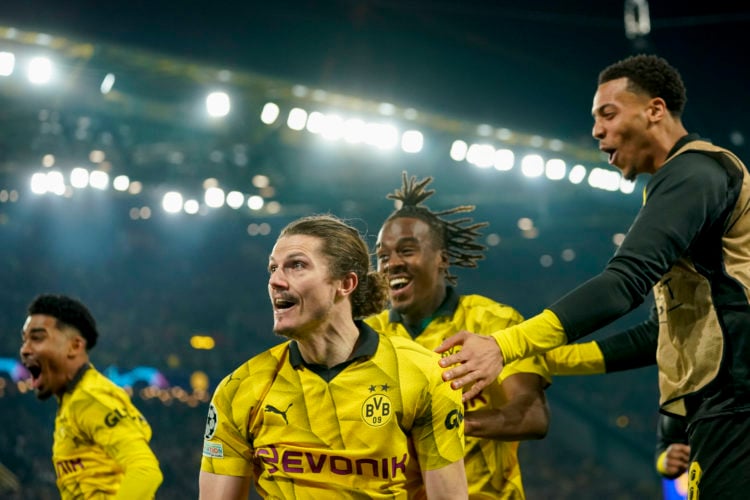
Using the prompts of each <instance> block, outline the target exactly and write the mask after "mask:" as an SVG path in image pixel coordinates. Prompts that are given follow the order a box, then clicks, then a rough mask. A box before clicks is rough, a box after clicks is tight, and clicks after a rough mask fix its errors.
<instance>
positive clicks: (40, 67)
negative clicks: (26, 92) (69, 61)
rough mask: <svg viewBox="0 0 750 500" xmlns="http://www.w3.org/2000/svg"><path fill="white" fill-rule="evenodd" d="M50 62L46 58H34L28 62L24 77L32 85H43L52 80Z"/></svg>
mask: <svg viewBox="0 0 750 500" xmlns="http://www.w3.org/2000/svg"><path fill="white" fill-rule="evenodd" d="M52 72H53V68H52V61H50V60H49V58H47V57H34V58H32V59H31V61H29V65H28V67H27V72H26V76H27V77H28V79H29V81H30V82H31V83H33V84H34V85H44V84H45V83H49V82H50V80H52Z"/></svg>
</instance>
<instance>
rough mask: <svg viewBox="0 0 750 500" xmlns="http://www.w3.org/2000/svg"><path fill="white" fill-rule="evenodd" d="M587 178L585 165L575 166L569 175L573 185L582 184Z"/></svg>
mask: <svg viewBox="0 0 750 500" xmlns="http://www.w3.org/2000/svg"><path fill="white" fill-rule="evenodd" d="M585 178H586V167H584V166H583V165H575V166H574V167H573V168H571V169H570V173H569V174H568V180H569V181H570V182H571V183H572V184H580V183H581V181H583V179H585Z"/></svg>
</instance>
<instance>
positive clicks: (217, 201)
mask: <svg viewBox="0 0 750 500" xmlns="http://www.w3.org/2000/svg"><path fill="white" fill-rule="evenodd" d="M224 199H225V196H224V190H223V189H221V188H220V187H210V188H208V189H206V192H205V194H204V201H205V202H206V205H208V206H209V207H211V208H219V207H221V206H222V205H224Z"/></svg>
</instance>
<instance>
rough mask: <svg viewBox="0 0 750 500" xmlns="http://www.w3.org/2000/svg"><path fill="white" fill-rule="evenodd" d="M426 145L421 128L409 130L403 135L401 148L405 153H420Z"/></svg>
mask: <svg viewBox="0 0 750 500" xmlns="http://www.w3.org/2000/svg"><path fill="white" fill-rule="evenodd" d="M423 146H424V136H423V135H422V132H420V131H419V130H407V131H406V132H404V133H403V135H402V136H401V149H403V150H404V152H405V153H419V152H420V151H422V147H423Z"/></svg>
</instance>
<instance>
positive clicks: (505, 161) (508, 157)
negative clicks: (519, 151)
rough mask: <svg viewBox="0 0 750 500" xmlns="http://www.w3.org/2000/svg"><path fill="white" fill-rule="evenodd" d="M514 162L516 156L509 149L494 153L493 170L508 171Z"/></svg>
mask: <svg viewBox="0 0 750 500" xmlns="http://www.w3.org/2000/svg"><path fill="white" fill-rule="evenodd" d="M515 161H516V155H514V154H513V151H511V150H510V149H498V150H497V151H495V170H510V169H512V168H513V164H514V163H515Z"/></svg>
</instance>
